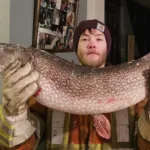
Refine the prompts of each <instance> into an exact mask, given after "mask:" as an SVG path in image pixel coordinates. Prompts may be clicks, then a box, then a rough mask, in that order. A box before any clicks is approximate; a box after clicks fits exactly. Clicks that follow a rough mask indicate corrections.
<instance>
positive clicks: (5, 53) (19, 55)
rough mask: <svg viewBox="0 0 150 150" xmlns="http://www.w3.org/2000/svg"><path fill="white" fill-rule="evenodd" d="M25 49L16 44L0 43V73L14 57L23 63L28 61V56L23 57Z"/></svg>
mask: <svg viewBox="0 0 150 150" xmlns="http://www.w3.org/2000/svg"><path fill="white" fill-rule="evenodd" d="M25 51H26V49H25V48H24V47H23V46H20V45H18V44H1V43H0V73H2V72H3V71H4V70H5V69H6V68H7V67H8V66H9V65H10V64H11V63H13V62H14V61H15V60H16V59H19V60H22V62H23V63H25V62H28V61H29V59H30V58H29V57H25V55H24V53H25ZM30 57H31V56H30ZM26 59H27V60H26Z"/></svg>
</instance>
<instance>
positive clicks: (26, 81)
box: [2, 60, 39, 116]
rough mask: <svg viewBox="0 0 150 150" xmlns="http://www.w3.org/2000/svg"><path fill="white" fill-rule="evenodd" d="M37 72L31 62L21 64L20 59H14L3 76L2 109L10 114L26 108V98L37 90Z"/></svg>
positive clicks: (21, 111) (17, 113)
mask: <svg viewBox="0 0 150 150" xmlns="http://www.w3.org/2000/svg"><path fill="white" fill-rule="evenodd" d="M38 77H39V74H38V72H37V71H35V70H34V68H33V65H32V64H31V63H26V64H25V65H23V66H22V63H21V61H19V60H16V61H14V62H13V63H12V64H11V65H10V66H9V67H8V68H7V69H6V71H5V72H4V76H3V88H2V92H3V99H2V103H3V107H4V108H3V109H4V111H5V112H6V113H7V115H10V116H16V115H20V114H22V113H24V112H25V111H27V109H28V105H27V101H28V99H29V98H30V97H31V96H32V95H34V93H36V91H37V90H38V88H39V87H38V82H37V80H38Z"/></svg>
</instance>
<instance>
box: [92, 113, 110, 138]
mask: <svg viewBox="0 0 150 150" xmlns="http://www.w3.org/2000/svg"><path fill="white" fill-rule="evenodd" d="M93 122H94V126H95V129H96V131H97V133H98V134H99V135H100V136H101V137H103V138H105V139H109V138H110V136H111V126H110V122H109V120H108V119H107V118H106V117H105V115H102V114H100V115H94V116H93Z"/></svg>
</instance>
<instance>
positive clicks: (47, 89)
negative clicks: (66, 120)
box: [0, 43, 150, 115]
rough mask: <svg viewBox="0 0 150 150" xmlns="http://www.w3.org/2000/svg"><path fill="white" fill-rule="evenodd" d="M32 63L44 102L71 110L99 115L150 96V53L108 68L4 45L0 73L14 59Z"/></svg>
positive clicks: (32, 49)
mask: <svg viewBox="0 0 150 150" xmlns="http://www.w3.org/2000/svg"><path fill="white" fill-rule="evenodd" d="M16 59H19V60H21V61H22V63H23V64H24V63H26V62H29V61H30V62H32V63H33V64H34V68H35V69H36V70H37V71H38V72H39V74H40V76H39V80H38V84H39V86H40V87H41V88H42V91H41V93H40V94H39V95H38V96H37V97H36V99H37V102H39V103H41V104H42V105H44V106H46V107H48V108H51V109H54V110H59V111H63V112H67V113H72V114H80V115H86V114H89V115H97V114H101V113H109V112H114V111H118V110H121V109H124V108H127V107H129V106H132V105H134V104H136V103H138V102H140V101H142V100H143V99H145V98H147V97H148V92H149V75H150V73H149V72H150V71H149V67H150V54H147V55H145V56H143V57H142V58H140V59H138V60H135V61H131V62H125V63H122V64H119V65H114V66H110V67H105V68H91V67H87V66H81V65H77V64H72V63H71V62H69V61H67V60H64V59H62V58H60V57H58V56H55V55H53V54H50V53H49V52H46V51H44V50H40V49H36V48H32V47H27V48H26V47H24V46H21V45H18V44H4V43H3V44H0V72H1V73H2V72H3V71H4V70H5V69H6V68H7V67H8V66H9V65H10V64H11V63H12V62H14V60H16Z"/></svg>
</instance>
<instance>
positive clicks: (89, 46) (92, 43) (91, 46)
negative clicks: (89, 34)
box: [88, 41, 96, 49]
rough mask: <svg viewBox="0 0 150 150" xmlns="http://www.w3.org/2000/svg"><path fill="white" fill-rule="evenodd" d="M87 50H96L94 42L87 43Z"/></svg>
mask: <svg viewBox="0 0 150 150" xmlns="http://www.w3.org/2000/svg"><path fill="white" fill-rule="evenodd" d="M88 48H90V49H94V48H96V45H95V42H94V41H89V44H88Z"/></svg>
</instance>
